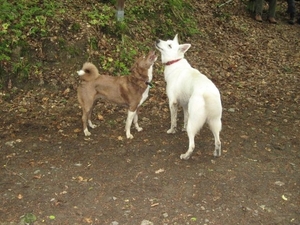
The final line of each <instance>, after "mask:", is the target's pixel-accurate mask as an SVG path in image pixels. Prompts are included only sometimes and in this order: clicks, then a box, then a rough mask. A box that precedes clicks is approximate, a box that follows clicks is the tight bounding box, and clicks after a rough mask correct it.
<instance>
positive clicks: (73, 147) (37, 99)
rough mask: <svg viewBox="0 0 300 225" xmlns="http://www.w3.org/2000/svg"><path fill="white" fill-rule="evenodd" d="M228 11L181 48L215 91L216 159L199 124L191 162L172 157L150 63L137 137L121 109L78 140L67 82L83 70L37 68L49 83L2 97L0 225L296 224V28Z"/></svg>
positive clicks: (181, 137) (99, 111)
mask: <svg viewBox="0 0 300 225" xmlns="http://www.w3.org/2000/svg"><path fill="white" fill-rule="evenodd" d="M198 4H199V5H197V7H199V11H201V10H203V11H204V9H202V8H201V7H202V6H201V3H198ZM203 4H204V3H203ZM205 4H207V3H205ZM281 4H283V3H281ZM206 7H207V6H206ZM234 12H235V15H233V16H231V18H230V20H228V21H224V20H221V19H220V18H219V17H216V15H215V14H214V13H213V12H212V11H209V10H208V9H207V8H206V13H205V14H204V13H203V12H200V13H201V18H199V21H200V22H201V23H199V29H200V30H201V31H202V35H199V36H196V37H194V38H193V39H191V40H181V43H183V42H188V43H191V44H192V47H191V48H190V50H189V51H188V52H187V53H186V58H187V59H188V60H189V61H190V63H191V64H192V66H193V67H195V68H197V69H199V70H200V71H201V72H202V73H204V74H206V75H207V76H208V77H209V78H211V79H212V80H213V82H214V83H215V84H216V85H217V87H218V88H219V89H220V92H221V95H222V104H223V117H222V122H223V129H222V132H221V141H222V156H221V157H219V158H214V157H213V155H212V153H213V149H214V145H213V144H214V141H213V136H212V134H211V132H210V131H209V129H208V128H207V126H205V127H203V129H202V130H201V131H200V133H199V134H198V135H197V136H196V139H195V141H196V148H195V151H194V153H193V154H192V157H191V158H190V159H189V160H181V159H180V158H179V156H180V154H182V153H184V152H185V151H186V150H187V147H188V138H187V135H186V133H185V132H181V131H179V132H177V133H176V134H172V135H170V134H167V133H166V131H167V129H168V128H169V125H170V118H169V109H168V101H167V97H166V94H165V82H164V78H163V74H162V72H161V71H162V69H161V68H162V65H161V63H160V58H159V59H158V60H157V63H155V66H154V78H153V83H154V88H152V89H151V90H150V94H149V98H148V99H147V100H146V102H145V103H144V104H143V105H142V107H141V108H140V114H139V115H140V117H139V118H140V125H141V126H142V127H143V128H144V130H143V131H142V132H139V133H137V132H136V131H135V130H134V129H132V133H133V135H134V138H133V139H131V140H128V139H126V136H125V132H124V122H125V119H126V109H124V108H122V107H121V106H116V105H112V104H110V103H107V102H102V101H100V102H98V104H97V106H96V107H95V110H94V114H93V118H94V121H95V123H96V124H97V125H98V126H97V128H95V129H93V130H92V131H91V132H92V135H91V136H90V137H88V138H87V137H84V135H83V132H82V128H81V127H82V125H81V109H80V108H79V106H78V102H77V97H76V86H77V84H78V82H79V81H78V79H77V78H76V76H75V74H76V71H77V70H79V69H80V68H81V66H82V64H83V62H84V61H83V59H80V58H78V59H74V60H73V61H72V63H69V64H66V63H63V62H60V63H58V62H56V64H51V66H49V67H47V68H46V67H45V71H46V72H47V73H49V74H52V75H53V76H52V77H53V78H52V79H53V82H52V84H51V85H45V86H35V87H34V88H31V89H30V90H29V89H25V88H24V89H20V88H19V89H18V94H15V95H13V96H14V97H13V98H11V99H9V100H7V98H5V95H6V94H7V91H6V92H5V91H3V92H2V94H1V98H0V103H1V108H0V152H1V157H0V173H1V179H0V202H1V204H0V225H6V224H26V220H27V222H28V221H29V222H30V221H32V223H31V224H34V225H38V224H73V225H74V224H101V225H105V224H108V225H118V224H119V225H123V224H127V225H139V224H143V225H146V224H155V225H158V224H164V225H167V224H168V225H171V224H172V225H173V224H178V225H183V224H203V225H204V224H207V225H233V224H241V225H244V224H255V225H257V224H264V225H267V224H270V225H271V224H273V225H275V224H280V225H288V224H295V225H296V224H298V225H299V224H300V207H299V206H300V141H299V137H300V117H299V115H300V106H299V103H300V88H299V84H300V81H299V76H300V25H299V24H296V25H293V26H291V25H289V24H287V21H286V18H285V15H283V14H279V16H278V24H277V25H273V24H269V23H268V22H266V21H264V22H263V23H258V22H256V21H254V20H253V19H252V18H251V16H250V15H249V14H248V13H247V12H245V11H243V10H241V9H237V10H234ZM199 17H200V15H199ZM203 34H204V35H203ZM174 35H175V34H174ZM179 37H180V34H179ZM170 38H173V37H170ZM153 40H155V37H153ZM153 46H154V43H153ZM74 62H75V63H74ZM70 75H74V76H70ZM68 76H70V77H69V78H68V79H66V77H68ZM62 78H63V79H65V80H64V84H66V83H67V84H68V85H64V84H63V83H62V82H60V79H62ZM55 81H57V82H55ZM182 120H183V118H182V114H181V113H180V116H179V122H178V123H179V126H180V125H182ZM32 217H34V218H33V219H32V220H31V218H32ZM34 221H35V222H34Z"/></svg>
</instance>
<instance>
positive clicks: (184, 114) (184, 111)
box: [182, 105, 189, 131]
mask: <svg viewBox="0 0 300 225" xmlns="http://www.w3.org/2000/svg"><path fill="white" fill-rule="evenodd" d="M182 108H183V116H184V120H183V121H184V123H183V128H182V131H186V126H187V121H188V118H189V112H188V106H187V105H185V106H183V107H182Z"/></svg>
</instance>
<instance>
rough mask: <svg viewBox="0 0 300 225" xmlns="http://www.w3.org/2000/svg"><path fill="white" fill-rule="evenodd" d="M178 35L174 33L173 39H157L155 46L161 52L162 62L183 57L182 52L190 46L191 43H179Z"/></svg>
mask: <svg viewBox="0 0 300 225" xmlns="http://www.w3.org/2000/svg"><path fill="white" fill-rule="evenodd" d="M177 36H178V35H177V34H176V35H175V37H174V39H173V40H167V41H162V40H159V39H158V40H157V41H156V44H155V46H156V48H157V49H158V50H159V51H160V53H161V61H162V63H168V62H171V61H174V60H179V59H182V58H184V53H185V52H186V51H187V50H188V49H189V48H190V47H191V44H181V45H180V44H179V43H178V37H177Z"/></svg>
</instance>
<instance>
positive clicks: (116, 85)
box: [77, 51, 157, 138]
mask: <svg viewBox="0 0 300 225" xmlns="http://www.w3.org/2000/svg"><path fill="white" fill-rule="evenodd" d="M156 60H157V56H156V55H155V52H154V51H150V52H149V54H148V55H147V56H146V57H145V56H142V57H140V58H138V59H137V60H136V61H135V63H134V65H133V67H132V69H131V70H132V72H131V75H129V76H121V77H116V76H108V75H100V74H99V72H98V69H97V68H96V66H95V65H94V64H92V63H89V62H87V63H85V64H84V65H83V67H82V69H81V70H80V71H78V72H77V73H78V75H79V76H80V78H81V79H82V82H81V84H80V86H79V87H78V90H77V95H78V101H79V103H80V105H81V107H82V123H83V132H84V134H85V136H90V135H91V133H90V132H89V130H88V125H89V126H90V127H91V128H95V127H96V126H95V125H94V124H93V123H92V121H91V115H92V110H93V107H94V103H95V101H96V100H97V99H99V98H103V99H107V100H109V101H111V102H114V103H117V104H122V105H125V106H126V107H127V108H128V116H127V120H126V126H125V131H126V137H127V138H133V136H132V134H131V133H130V127H131V124H132V121H133V122H134V125H135V128H136V129H137V130H138V131H141V130H142V128H141V127H140V126H139V125H138V114H137V109H138V107H139V106H140V105H141V104H142V103H143V102H144V101H145V100H146V99H147V97H148V93H149V88H150V86H151V80H152V70H153V64H154V62H155V61H156Z"/></svg>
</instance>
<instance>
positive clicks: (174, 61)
mask: <svg viewBox="0 0 300 225" xmlns="http://www.w3.org/2000/svg"><path fill="white" fill-rule="evenodd" d="M179 60H181V59H175V60H172V61H169V62H166V63H165V65H166V66H170V65H172V64H173V63H176V62H178V61H179Z"/></svg>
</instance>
